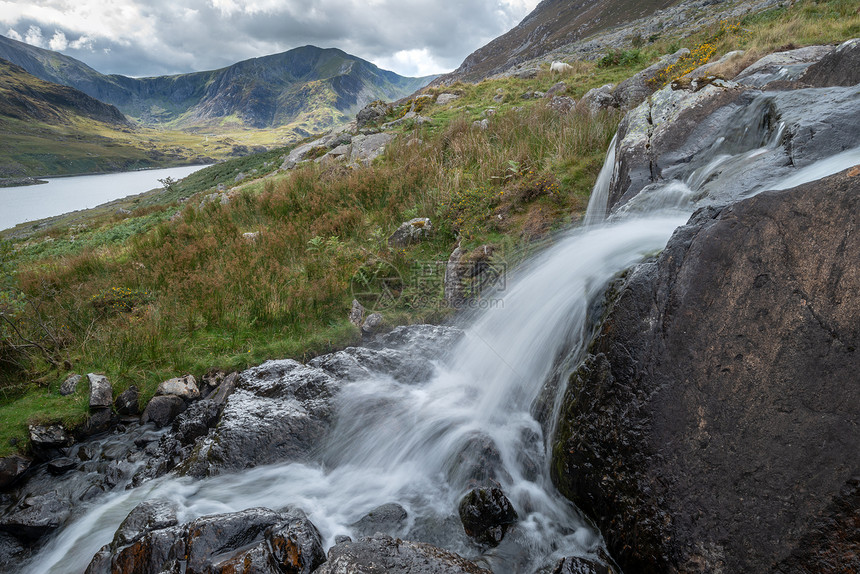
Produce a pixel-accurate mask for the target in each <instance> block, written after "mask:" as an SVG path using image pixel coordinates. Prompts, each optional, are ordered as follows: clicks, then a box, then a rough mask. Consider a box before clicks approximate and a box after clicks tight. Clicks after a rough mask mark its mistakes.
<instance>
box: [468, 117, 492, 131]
mask: <svg viewBox="0 0 860 574" xmlns="http://www.w3.org/2000/svg"><path fill="white" fill-rule="evenodd" d="M472 127H473V128H477V129H479V130H488V129H490V120H488V119H486V118H484V119H483V120H476V121H474V122H472Z"/></svg>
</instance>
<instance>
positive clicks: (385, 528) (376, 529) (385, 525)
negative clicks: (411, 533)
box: [349, 502, 409, 538]
mask: <svg viewBox="0 0 860 574" xmlns="http://www.w3.org/2000/svg"><path fill="white" fill-rule="evenodd" d="M408 517H409V514H408V513H407V512H406V509H405V508H403V507H402V506H400V505H399V504H397V503H396V502H391V503H389V504H383V505H382V506H377V507H376V508H374V509H373V510H371V511H370V512H368V513H367V514H365V515H364V516H362V517H361V518H359V519H358V520H357V521H355V522H354V523H352V524H350V525H349V526H350V528H352V532H353V535H354V536H356V537H357V538H361V537H363V536H373V535H374V534H376V533H382V534H388V535H390V536H397V535H398V534H401V533H402V531H403V530H404V529H405V528H406V522H407V518H408Z"/></svg>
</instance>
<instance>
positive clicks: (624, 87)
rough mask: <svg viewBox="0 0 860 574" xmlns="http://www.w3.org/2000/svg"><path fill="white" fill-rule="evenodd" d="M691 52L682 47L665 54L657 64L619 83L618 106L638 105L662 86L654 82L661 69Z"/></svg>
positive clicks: (630, 106)
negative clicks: (672, 52)
mask: <svg viewBox="0 0 860 574" xmlns="http://www.w3.org/2000/svg"><path fill="white" fill-rule="evenodd" d="M689 53H690V51H689V50H688V49H686V48H682V49H680V50H678V51H677V52H675V53H674V54H670V55H667V56H663V57H662V58H660V60H659V61H658V62H657V63H656V64H653V65H651V66H649V67H647V68H645V69H644V70H642V71H641V72H639V73H638V74H636V75H634V76H632V77H630V78H628V79H626V80H624V81H623V82H621V83H619V84H618V87H617V88H615V92H614V96H615V101H616V102H617V105H618V107H620V108H621V109H622V110H629V109H632V108H635V107H636V106H638V105H639V104H640V103H641V102H642V101H643V100H644V99H645V98H647V97H648V96H649V95H651V94H652V93H654V91H656V89H657V88H659V87H660V86H658V85H655V84H654V82H653V80H654V78H656V77H657V75H658V74H659V73H660V71H662V70H664V69H666V68H667V67H668V66H671V65H672V64H674V63H675V62H677V61H678V60H680V59H681V58H683V57H685V56H687V55H689Z"/></svg>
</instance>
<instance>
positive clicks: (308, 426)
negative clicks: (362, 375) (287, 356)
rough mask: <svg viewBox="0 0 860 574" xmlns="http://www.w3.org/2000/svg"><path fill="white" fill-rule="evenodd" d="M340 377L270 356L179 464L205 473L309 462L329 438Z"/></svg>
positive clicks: (243, 377)
mask: <svg viewBox="0 0 860 574" xmlns="http://www.w3.org/2000/svg"><path fill="white" fill-rule="evenodd" d="M339 390H340V382H338V381H335V380H334V379H332V378H331V377H330V376H329V375H328V374H327V373H325V372H324V371H322V370H320V369H316V368H313V367H308V366H304V365H301V364H300V363H297V362H295V361H289V360H287V361H267V362H266V363H263V365H260V366H259V367H255V368H252V369H248V370H247V371H244V372H243V373H241V374H240V382H239V385H238V388H237V390H236V391H235V392H233V393H232V394H231V395H230V397H229V398H228V399H227V404H226V406H225V407H224V410H223V413H222V415H221V419H220V421H219V423H218V425H217V427H216V428H215V430H214V431H213V432H212V433H210V434H209V435H208V436H206V437H205V438H202V439H200V440H198V441H197V443H196V444H195V447H194V451H193V453H192V455H191V456H190V457H189V458H188V459H187V460H186V461H184V462H183V463H182V464H181V465H180V466H179V468H178V471H179V472H180V473H181V474H185V475H189V476H194V477H202V476H212V475H216V474H221V473H223V472H230V471H236V470H242V469H245V468H251V467H254V466H257V465H260V464H271V463H274V462H284V461H305V460H308V457H309V456H310V453H312V452H313V451H314V449H315V448H317V446H318V445H319V444H321V443H322V441H323V440H325V437H326V436H327V433H328V431H329V428H330V425H331V420H332V416H333V414H334V413H333V406H332V404H331V399H332V398H333V397H334V396H335V394H336V393H337V392H339Z"/></svg>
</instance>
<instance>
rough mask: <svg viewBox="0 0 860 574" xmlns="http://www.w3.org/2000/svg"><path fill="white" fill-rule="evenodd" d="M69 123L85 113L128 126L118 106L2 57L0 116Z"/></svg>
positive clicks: (93, 117) (98, 118)
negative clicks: (43, 77)
mask: <svg viewBox="0 0 860 574" xmlns="http://www.w3.org/2000/svg"><path fill="white" fill-rule="evenodd" d="M2 116H5V117H9V118H14V119H17V120H27V121H30V120H32V121H39V122H45V123H48V124H65V123H69V122H70V121H71V120H72V119H73V118H75V117H84V118H89V119H92V120H96V121H99V122H104V123H107V124H111V125H114V126H127V125H128V121H127V120H126V118H125V116H124V115H123V114H122V112H120V111H119V110H118V109H117V108H116V107H115V106H112V105H109V104H105V103H102V102H100V101H99V100H97V99H95V98H92V97H90V96H88V95H87V94H85V93H83V92H81V91H79V90H76V89H74V88H69V87H67V86H60V85H57V84H53V83H50V82H46V81H43V80H40V79H39V78H36V77H34V76H32V75H30V74H28V73H27V72H26V71H25V70H24V69H23V68H21V67H19V66H16V65H15V64H12V63H10V62H7V61H6V60H2V59H0V117H2Z"/></svg>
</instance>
